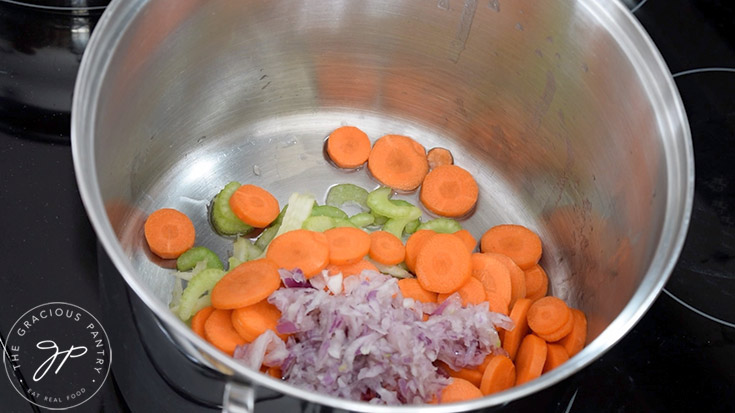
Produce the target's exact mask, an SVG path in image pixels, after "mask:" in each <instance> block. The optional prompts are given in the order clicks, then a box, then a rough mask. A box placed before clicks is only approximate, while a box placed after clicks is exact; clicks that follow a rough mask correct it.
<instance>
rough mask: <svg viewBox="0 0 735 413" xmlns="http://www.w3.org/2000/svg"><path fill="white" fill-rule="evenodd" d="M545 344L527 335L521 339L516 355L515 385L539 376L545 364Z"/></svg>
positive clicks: (535, 337)
mask: <svg viewBox="0 0 735 413" xmlns="http://www.w3.org/2000/svg"><path fill="white" fill-rule="evenodd" d="M546 351H547V348H546V342H545V341H544V340H543V339H541V338H539V337H537V336H535V335H533V334H529V335H527V336H526V337H524V338H523V341H522V342H521V346H520V348H518V354H517V355H516V360H515V363H516V385H517V386H518V385H521V384H523V383H526V382H529V381H531V380H533V379H535V378H537V377H539V376H541V373H542V372H543V369H544V364H545V363H546Z"/></svg>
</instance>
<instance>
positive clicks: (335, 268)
mask: <svg viewBox="0 0 735 413" xmlns="http://www.w3.org/2000/svg"><path fill="white" fill-rule="evenodd" d="M365 270H368V271H375V272H380V271H379V270H378V267H376V266H375V265H374V264H373V263H372V262H370V261H368V260H360V261H358V262H356V263H354V264H346V265H334V264H329V265H328V266H327V271H329V275H336V274H340V273H341V274H342V275H343V276H345V277H347V276H350V275H359V274H361V273H362V272H363V271H365Z"/></svg>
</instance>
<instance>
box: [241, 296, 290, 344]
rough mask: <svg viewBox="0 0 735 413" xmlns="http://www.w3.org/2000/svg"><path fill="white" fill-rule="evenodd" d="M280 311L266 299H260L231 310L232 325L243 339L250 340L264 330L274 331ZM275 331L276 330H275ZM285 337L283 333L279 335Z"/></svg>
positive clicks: (253, 339)
mask: <svg viewBox="0 0 735 413" xmlns="http://www.w3.org/2000/svg"><path fill="white" fill-rule="evenodd" d="M280 318H281V312H280V311H278V308H276V306H274V305H273V304H271V303H269V302H268V300H261V301H258V302H257V303H255V304H253V305H249V306H247V307H241V308H238V309H236V310H233V311H232V326H233V327H235V331H237V333H238V334H240V336H241V337H242V338H244V339H245V340H247V341H249V342H252V341H255V339H256V338H258V336H259V335H261V334H263V333H265V331H266V330H273V331H274V332H276V326H277V325H278V320H279V319H280ZM276 333H277V332H276ZM280 336H281V338H285V337H286V336H285V335H280Z"/></svg>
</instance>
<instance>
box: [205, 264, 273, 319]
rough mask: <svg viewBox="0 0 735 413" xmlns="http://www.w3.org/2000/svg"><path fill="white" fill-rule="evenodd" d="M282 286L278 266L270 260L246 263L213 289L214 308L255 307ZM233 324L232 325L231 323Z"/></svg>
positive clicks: (231, 272)
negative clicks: (254, 305)
mask: <svg viewBox="0 0 735 413" xmlns="http://www.w3.org/2000/svg"><path fill="white" fill-rule="evenodd" d="M280 286H281V277H280V275H279V274H278V266H276V264H274V263H273V261H270V260H268V259H259V260H253V261H247V262H244V263H242V264H240V265H238V266H237V267H235V268H233V269H232V270H230V271H229V272H228V273H227V274H225V275H224V277H222V279H221V280H219V282H217V284H215V286H214V288H212V293H211V296H212V306H213V307H214V308H217V309H222V310H232V309H235V308H240V307H245V306H248V305H253V304H255V303H257V302H258V301H261V300H264V299H265V298H267V297H268V296H269V295H271V293H273V291H276V290H277V289H278V287H280ZM230 324H232V323H230Z"/></svg>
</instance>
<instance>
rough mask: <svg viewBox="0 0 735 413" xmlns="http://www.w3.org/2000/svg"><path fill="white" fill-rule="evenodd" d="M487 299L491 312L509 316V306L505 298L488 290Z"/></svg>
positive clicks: (486, 292)
mask: <svg viewBox="0 0 735 413" xmlns="http://www.w3.org/2000/svg"><path fill="white" fill-rule="evenodd" d="M485 298H486V299H487V302H488V304H489V305H490V311H492V312H494V313H500V314H505V315H508V304H507V303H506V302H505V298H503V297H501V296H500V295H499V294H498V293H496V292H494V291H487V290H485Z"/></svg>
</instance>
